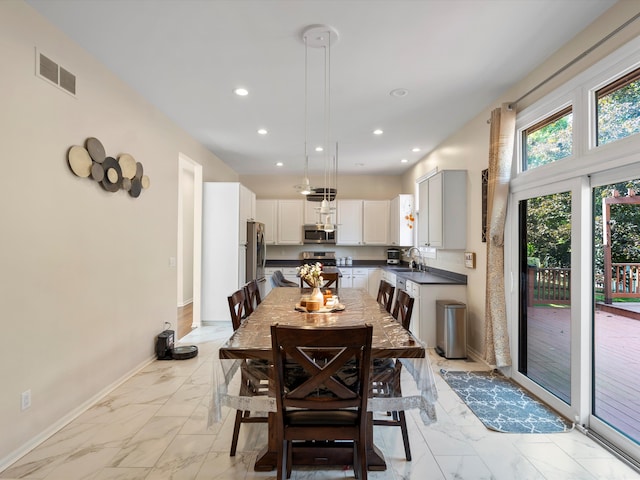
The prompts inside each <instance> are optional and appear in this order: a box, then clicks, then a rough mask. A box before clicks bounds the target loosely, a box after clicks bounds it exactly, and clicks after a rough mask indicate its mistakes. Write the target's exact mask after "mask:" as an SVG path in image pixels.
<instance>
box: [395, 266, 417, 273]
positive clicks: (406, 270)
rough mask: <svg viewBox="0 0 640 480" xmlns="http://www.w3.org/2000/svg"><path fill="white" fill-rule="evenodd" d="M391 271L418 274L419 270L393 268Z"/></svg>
mask: <svg viewBox="0 0 640 480" xmlns="http://www.w3.org/2000/svg"><path fill="white" fill-rule="evenodd" d="M391 270H393V271H394V272H417V270H415V269H413V268H407V267H397V268H396V267H391Z"/></svg>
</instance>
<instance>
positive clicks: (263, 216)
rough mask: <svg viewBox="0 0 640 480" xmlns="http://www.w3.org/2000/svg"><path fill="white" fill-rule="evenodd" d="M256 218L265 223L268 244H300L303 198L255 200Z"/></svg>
mask: <svg viewBox="0 0 640 480" xmlns="http://www.w3.org/2000/svg"><path fill="white" fill-rule="evenodd" d="M255 203H256V207H255V210H256V220H257V221H258V222H262V223H264V224H265V228H266V234H265V241H266V243H267V244H268V245H302V224H303V223H304V200H271V199H260V200H256V202H255Z"/></svg>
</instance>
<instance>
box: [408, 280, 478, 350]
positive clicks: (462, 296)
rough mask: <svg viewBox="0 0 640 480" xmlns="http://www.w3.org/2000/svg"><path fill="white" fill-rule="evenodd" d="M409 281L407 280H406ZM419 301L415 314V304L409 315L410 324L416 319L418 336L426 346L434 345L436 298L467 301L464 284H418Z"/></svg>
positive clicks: (432, 346)
mask: <svg viewBox="0 0 640 480" xmlns="http://www.w3.org/2000/svg"><path fill="white" fill-rule="evenodd" d="M407 283H409V282H407ZM419 289H420V301H419V307H418V312H417V314H416V310H415V304H414V311H413V314H412V316H411V318H412V320H411V324H412V325H414V321H415V320H418V321H419V324H418V325H416V326H415V328H417V331H418V332H419V338H420V340H422V341H423V342H425V343H426V346H427V348H435V346H436V300H455V301H457V302H461V303H464V304H466V303H467V286H466V285H420V286H419Z"/></svg>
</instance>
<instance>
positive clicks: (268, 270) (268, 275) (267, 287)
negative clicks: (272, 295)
mask: <svg viewBox="0 0 640 480" xmlns="http://www.w3.org/2000/svg"><path fill="white" fill-rule="evenodd" d="M276 270H280V268H277V267H266V268H265V269H264V277H265V279H266V280H267V281H266V284H265V287H264V296H265V297H266V296H267V295H269V292H270V291H271V289H272V288H273V286H272V285H271V276H272V275H273V273H274V272H275V271H276Z"/></svg>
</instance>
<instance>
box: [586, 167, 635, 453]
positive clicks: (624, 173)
mask: <svg viewBox="0 0 640 480" xmlns="http://www.w3.org/2000/svg"><path fill="white" fill-rule="evenodd" d="M630 178H640V163H635V164H633V165H628V166H625V167H620V168H615V169H611V170H607V171H603V172H599V173H594V174H593V175H591V185H590V187H589V195H590V196H591V194H592V193H591V192H592V190H593V188H594V187H599V186H602V185H609V184H612V183H619V182H623V181H626V180H628V179H630ZM591 224H593V215H592V216H591ZM590 230H591V229H590ZM590 235H591V237H590V240H591V238H592V237H593V234H592V233H590ZM591 277H593V275H591ZM592 283H593V279H592ZM592 295H593V289H592ZM591 303H593V299H591ZM591 329H593V314H592V315H591ZM590 340H591V342H590V345H589V346H590V351H589V372H590V375H589V410H588V412H587V416H586V421H585V422H583V423H584V424H585V425H587V426H588V428H589V430H590V431H592V432H594V433H595V434H596V435H597V436H598V437H600V438H601V439H604V440H605V441H606V442H608V443H610V444H611V445H613V446H614V447H616V448H618V449H620V450H622V451H624V452H627V453H628V454H631V455H632V456H633V457H634V458H635V459H640V445H639V444H637V443H635V442H633V441H631V440H629V439H628V438H627V437H625V436H624V435H622V434H620V433H619V432H618V431H617V430H616V429H614V428H612V427H611V426H609V425H608V424H607V423H605V422H604V421H602V420H600V419H599V418H598V417H596V416H595V415H593V413H592V412H593V408H592V402H593V395H594V392H593V387H592V384H593V380H592V379H593V375H592V374H591V372H592V371H593V374H595V371H594V368H595V358H594V356H593V355H592V353H591V352H592V350H593V348H595V345H594V343H593V342H594V337H593V334H592V335H591V339H590ZM636 461H637V460H636Z"/></svg>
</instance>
